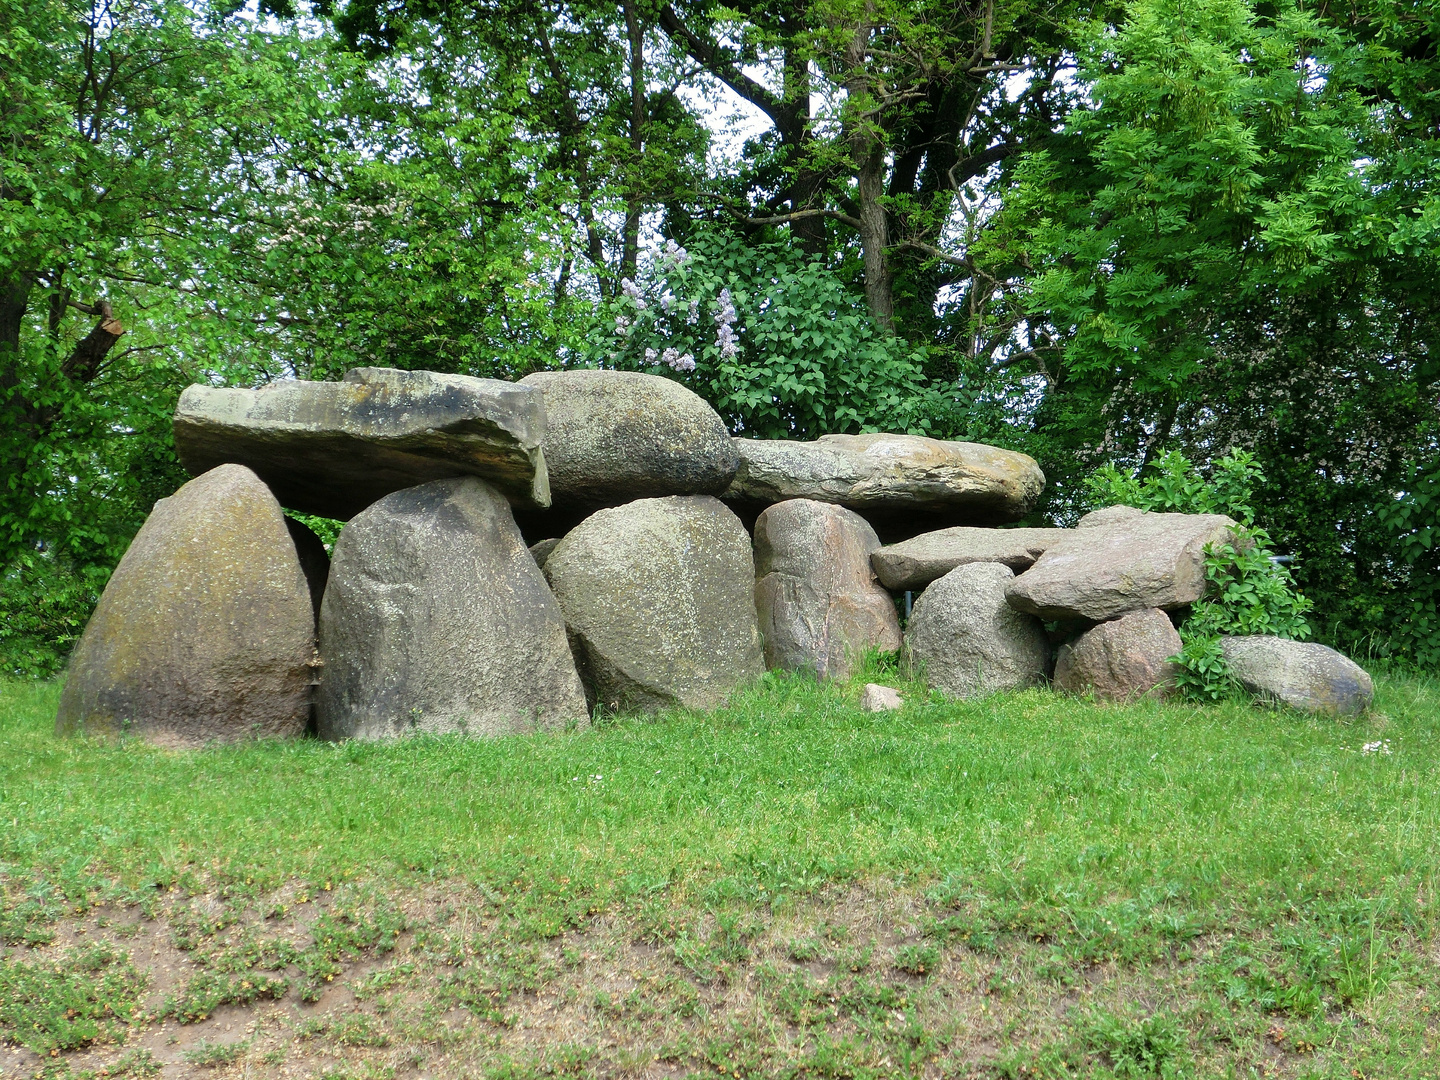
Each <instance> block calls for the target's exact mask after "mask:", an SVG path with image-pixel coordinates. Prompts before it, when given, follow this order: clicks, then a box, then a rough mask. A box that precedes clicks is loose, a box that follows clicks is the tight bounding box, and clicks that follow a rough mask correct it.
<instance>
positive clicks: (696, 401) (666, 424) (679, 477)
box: [519, 370, 738, 535]
mask: <svg viewBox="0 0 1440 1080" xmlns="http://www.w3.org/2000/svg"><path fill="white" fill-rule="evenodd" d="M519 385H521V386H527V387H533V388H534V389H536V390H538V391H540V392H541V393H542V394H543V395H544V397H545V414H546V417H547V426H546V429H545V462H546V465H547V466H548V468H549V476H550V491H551V495H552V497H553V499H554V511H553V512H552V513H551V514H549V515H530V516H531V517H535V518H537V519H538V520H546V521H562V519H563V522H564V524H567V525H568V524H569V522H570V520H571V519H574V520H578V519H580V518H583V517H584V516H585V515H588V514H590V513H592V512H593V511H595V510H599V509H601V508H604V507H608V506H620V505H622V504H624V503H627V502H631V501H633V500H635V499H649V498H657V497H660V496H665V495H716V494H719V493H720V492H722V491H724V490H725V488H726V485H728V484H729V483H730V480H731V478H732V477H733V476H734V475H735V466H736V464H737V460H738V459H737V457H736V454H735V451H734V449H733V448H732V447H731V445H730V434H729V432H728V431H726V429H725V425H724V423H723V422H722V421H721V419H720V417H719V416H718V415H717V414H716V412H715V410H714V409H712V408H711V407H710V406H709V405H708V404H707V403H706V402H705V400H704V399H703V398H701V397H700V396H699V395H698V394H695V393H693V392H692V391H691V390H689V389H687V388H686V387H684V386H682V385H681V384H680V383H678V382H675V381H674V380H673V379H664V378H661V377H660V376H659V375H646V374H644V373H643V372H636V371H584V370H572V371H540V372H536V373H535V374H533V375H527V376H525V378H523V379H521V380H520V383H519ZM559 531H561V530H559V529H555V530H554V531H553V532H552V533H551V535H554V534H555V532H559Z"/></svg>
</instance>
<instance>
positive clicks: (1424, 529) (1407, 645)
mask: <svg viewBox="0 0 1440 1080" xmlns="http://www.w3.org/2000/svg"><path fill="white" fill-rule="evenodd" d="M1375 517H1376V519H1377V520H1378V521H1379V523H1380V525H1381V526H1382V527H1383V528H1385V529H1386V530H1387V531H1388V532H1389V533H1390V534H1391V536H1392V537H1393V538H1394V546H1395V549H1396V551H1397V553H1398V555H1399V565H1398V566H1394V567H1392V568H1390V569H1391V571H1392V576H1393V577H1394V578H1395V579H1396V581H1397V582H1398V583H1399V591H1400V596H1399V597H1398V598H1397V599H1398V603H1394V604H1391V605H1387V607H1388V608H1389V612H1388V613H1389V614H1390V616H1391V618H1390V619H1389V620H1388V623H1389V628H1390V639H1391V640H1390V643H1389V644H1390V647H1391V649H1392V651H1394V652H1395V653H1397V654H1398V655H1399V656H1401V657H1403V658H1405V659H1407V660H1410V661H1412V662H1414V663H1417V664H1420V665H1422V666H1426V667H1434V666H1435V665H1437V664H1440V466H1431V467H1430V468H1429V469H1422V468H1420V467H1419V466H1412V467H1411V468H1410V470H1409V473H1408V475H1407V476H1406V478H1405V483H1404V488H1403V490H1401V491H1400V492H1399V493H1398V494H1397V495H1396V496H1395V498H1393V499H1390V500H1387V501H1386V502H1385V503H1383V504H1382V505H1381V506H1380V507H1378V508H1377V510H1376V512H1375Z"/></svg>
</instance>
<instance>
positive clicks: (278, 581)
mask: <svg viewBox="0 0 1440 1080" xmlns="http://www.w3.org/2000/svg"><path fill="white" fill-rule="evenodd" d="M314 660H315V616H314V610H313V608H312V606H311V595H310V588H309V586H308V584H307V582H306V579H305V574H304V573H303V572H302V570H301V566H300V560H299V558H298V556H297V555H296V550H295V543H294V541H293V540H292V539H291V535H290V532H289V530H288V529H287V528H286V524H285V516H284V514H283V513H282V512H281V510H280V504H279V503H278V502H277V501H276V500H275V496H274V495H272V494H271V493H270V489H269V488H267V487H266V486H265V484H264V483H262V482H261V480H260V478H259V477H258V476H256V475H255V474H254V473H253V472H251V471H250V470H249V469H247V468H245V467H244V466H243V465H221V466H219V467H218V468H214V469H211V470H210V471H209V472H206V473H203V474H202V475H200V476H197V477H196V478H195V479H194V480H191V481H190V482H189V483H188V484H186V485H185V486H183V487H182V488H180V490H179V491H177V492H176V493H175V494H174V495H172V496H170V497H169V498H168V499H161V500H160V501H159V502H157V503H156V504H155V508H154V509H153V510H152V511H151V512H150V516H149V517H148V518H146V520H145V524H144V525H143V526H142V527H141V529H140V532H139V533H137V534H136V536H135V539H134V540H133V541H132V542H131V544H130V547H129V550H127V551H126V552H125V557H124V558H122V559H121V560H120V565H119V566H117V567H116V568H115V572H114V573H113V574H112V575H111V576H110V581H109V584H107V585H106V587H105V592H104V594H103V595H102V596H101V597H100V603H99V604H98V605H97V606H96V608H95V612H94V614H93V615H92V616H91V617H90V622H89V624H88V625H87V626H86V627H85V633H84V635H83V636H82V637H81V639H80V643H79V644H78V645H77V646H76V647H75V652H74V654H73V655H72V656H71V659H70V670H69V676H68V678H67V680H66V683H65V689H64V692H63V693H62V694H61V697H60V710H59V715H58V716H57V718H56V724H55V726H56V731H57V733H59V734H61V735H67V734H133V735H137V736H139V737H141V738H144V739H145V740H147V741H149V742H153V743H156V744H157V745H160V746H168V747H176V748H185V747H199V746H203V745H205V744H206V743H209V742H234V741H236V740H238V739H242V738H248V737H261V736H268V737H285V736H295V735H302V734H304V732H305V728H306V725H307V724H308V722H309V715H310V693H311V690H310V683H311V676H312V673H313V671H314Z"/></svg>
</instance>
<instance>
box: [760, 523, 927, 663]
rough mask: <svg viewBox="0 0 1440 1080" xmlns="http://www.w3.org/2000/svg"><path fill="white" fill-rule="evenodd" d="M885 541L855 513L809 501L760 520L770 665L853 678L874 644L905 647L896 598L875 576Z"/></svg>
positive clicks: (763, 623)
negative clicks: (875, 558) (876, 556)
mask: <svg viewBox="0 0 1440 1080" xmlns="http://www.w3.org/2000/svg"><path fill="white" fill-rule="evenodd" d="M879 547H880V540H879V538H878V537H876V535H875V530H874V529H872V528H871V527H870V526H869V524H867V523H866V521H865V519H864V518H862V517H861V516H860V515H859V514H856V513H854V512H853V511H850V510H846V509H845V508H844V507H841V506H832V505H830V504H828V503H821V502H814V501H812V500H810V499H791V500H789V501H787V502H782V503H776V504H775V505H774V506H772V507H770V508H769V509H767V510H766V511H764V512H763V513H762V514H761V515H760V517H759V518H758V519H757V520H756V522H755V573H756V575H757V577H758V578H759V580H758V581H757V582H756V583H755V607H756V609H757V612H758V614H759V616H760V635H761V637H762V638H763V639H764V642H765V663H766V665H767V666H768V667H771V668H783V669H785V670H787V671H813V672H814V673H815V674H816V675H818V676H820V677H821V678H833V679H848V678H849V677H850V674H851V672H852V671H853V670H854V666H855V663H856V662H857V661H858V660H859V659H861V657H863V655H864V653H865V651H866V650H867V649H880V650H882V651H884V652H894V651H895V650H896V649H898V648H900V620H899V618H898V617H897V615H896V613H895V602H894V601H893V600H891V599H890V595H889V594H888V593H887V592H886V591H885V590H884V589H882V588H881V587H880V586H879V584H877V583H876V580H875V572H874V570H872V569H871V567H870V556H871V554H872V553H873V552H874V551H875V550H876V549H877V548H879Z"/></svg>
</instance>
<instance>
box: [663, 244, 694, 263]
mask: <svg viewBox="0 0 1440 1080" xmlns="http://www.w3.org/2000/svg"><path fill="white" fill-rule="evenodd" d="M660 261H661V262H662V263H670V264H671V265H672V266H674V267H675V269H676V270H683V269H684V268H685V267H687V266H689V265H690V253H689V252H688V251H686V250H685V249H684V248H683V247H681V246H680V245H679V244H677V243H676V242H675V241H674V240H666V241H665V246H664V247H663V248H662V249H661V250H660Z"/></svg>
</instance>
